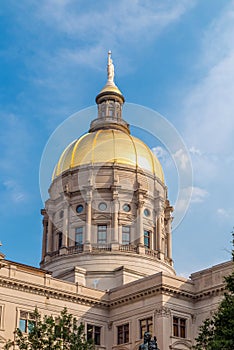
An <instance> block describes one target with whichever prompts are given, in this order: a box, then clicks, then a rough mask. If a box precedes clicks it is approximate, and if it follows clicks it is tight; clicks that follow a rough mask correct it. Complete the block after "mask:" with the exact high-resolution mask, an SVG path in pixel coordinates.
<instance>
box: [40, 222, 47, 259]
mask: <svg viewBox="0 0 234 350" xmlns="http://www.w3.org/2000/svg"><path fill="white" fill-rule="evenodd" d="M47 239H48V218H45V217H44V219H43V240H42V255H41V260H43V259H44V258H45V256H46V249H47V247H46V241H47Z"/></svg>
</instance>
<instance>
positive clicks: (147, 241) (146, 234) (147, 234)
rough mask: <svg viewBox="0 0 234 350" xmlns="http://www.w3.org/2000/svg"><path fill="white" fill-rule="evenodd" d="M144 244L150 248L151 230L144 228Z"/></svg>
mask: <svg viewBox="0 0 234 350" xmlns="http://www.w3.org/2000/svg"><path fill="white" fill-rule="evenodd" d="M144 246H145V247H147V248H150V231H146V230H144Z"/></svg>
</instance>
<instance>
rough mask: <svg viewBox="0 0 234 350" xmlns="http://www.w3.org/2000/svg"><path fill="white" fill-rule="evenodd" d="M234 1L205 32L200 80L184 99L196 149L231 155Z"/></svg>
mask: <svg viewBox="0 0 234 350" xmlns="http://www.w3.org/2000/svg"><path fill="white" fill-rule="evenodd" d="M233 36H234V2H233V1H232V2H231V3H230V4H229V6H228V7H227V8H226V9H225V11H223V13H221V14H220V16H219V18H218V19H215V20H214V21H213V22H212V23H211V25H210V27H209V28H208V30H207V31H206V32H205V34H204V38H203V45H202V54H201V57H200V62H199V63H198V64H197V65H199V66H200V69H201V72H200V74H201V75H203V76H201V79H200V80H199V82H198V83H197V85H196V86H194V87H192V88H191V90H190V92H189V93H188V95H187V96H186V97H185V100H184V115H185V116H187V117H186V119H187V130H186V136H187V141H188V142H189V143H190V144H192V145H193V147H194V149H200V150H202V152H206V153H215V154H222V155H223V154H225V155H227V154H230V153H231V152H232V149H233V145H234V140H233V130H234V118H233V110H234V99H233V95H234V41H233Z"/></svg>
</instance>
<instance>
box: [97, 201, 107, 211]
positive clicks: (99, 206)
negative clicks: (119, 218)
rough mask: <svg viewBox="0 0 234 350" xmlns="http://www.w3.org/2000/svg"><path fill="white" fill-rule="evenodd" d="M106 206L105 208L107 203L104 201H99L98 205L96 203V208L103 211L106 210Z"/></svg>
mask: <svg viewBox="0 0 234 350" xmlns="http://www.w3.org/2000/svg"><path fill="white" fill-rule="evenodd" d="M106 208H107V204H106V203H104V202H102V203H99V205H98V209H99V210H101V211H104V210H106Z"/></svg>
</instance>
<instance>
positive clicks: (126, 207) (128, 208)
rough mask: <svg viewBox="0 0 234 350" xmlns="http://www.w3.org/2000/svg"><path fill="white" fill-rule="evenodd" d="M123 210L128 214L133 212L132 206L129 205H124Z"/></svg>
mask: <svg viewBox="0 0 234 350" xmlns="http://www.w3.org/2000/svg"><path fill="white" fill-rule="evenodd" d="M123 210H124V211H125V212H126V213H128V212H129V211H130V210H131V207H130V205H129V204H124V205H123Z"/></svg>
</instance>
